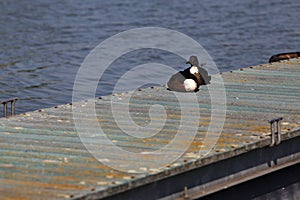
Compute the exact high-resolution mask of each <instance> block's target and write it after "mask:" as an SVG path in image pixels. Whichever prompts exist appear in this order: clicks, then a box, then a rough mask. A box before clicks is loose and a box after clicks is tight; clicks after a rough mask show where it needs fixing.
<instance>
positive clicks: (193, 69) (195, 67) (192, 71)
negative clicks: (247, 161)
mask: <svg viewBox="0 0 300 200" xmlns="http://www.w3.org/2000/svg"><path fill="white" fill-rule="evenodd" d="M190 73H191V74H196V73H199V71H198V67H197V66H192V67H191V68H190Z"/></svg>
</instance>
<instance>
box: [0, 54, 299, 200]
mask: <svg viewBox="0 0 300 200" xmlns="http://www.w3.org/2000/svg"><path fill="white" fill-rule="evenodd" d="M221 77H222V79H223V81H224V86H225V92H226V99H227V102H226V118H225V123H224V126H223V130H222V132H221V135H220V137H219V136H218V138H217V143H216V145H214V147H213V148H212V149H211V150H210V151H209V153H207V154H201V151H200V150H201V149H206V148H209V143H205V142H204V138H205V136H206V135H208V136H210V137H211V138H213V137H214V136H215V133H214V132H208V133H206V132H207V130H208V126H209V123H210V119H211V99H210V94H209V90H208V87H209V86H201V88H200V91H199V92H197V93H196V95H197V100H198V104H199V109H200V115H201V117H200V121H199V124H197V125H198V127H199V128H198V132H197V134H196V136H195V138H194V140H193V141H192V142H191V144H190V145H189V148H188V149H187V151H186V152H185V153H184V154H183V155H182V156H181V157H180V158H179V159H177V160H176V161H175V162H173V163H170V164H169V165H167V166H165V167H164V168H147V167H140V168H139V169H140V171H144V172H142V173H135V172H136V171H134V170H132V171H129V172H122V171H118V170H114V169H112V168H110V167H108V166H106V165H104V164H102V163H101V162H99V161H97V160H96V159H95V158H94V157H93V156H92V155H91V154H90V153H89V152H88V151H87V150H86V148H85V146H84V145H83V144H82V142H81V140H80V138H79V136H78V133H77V131H76V128H75V125H74V120H73V113H72V106H83V107H84V106H85V105H86V104H87V102H88V101H93V102H94V104H95V107H96V110H97V119H98V122H99V123H100V124H101V126H102V128H103V130H105V132H106V133H109V134H108V137H109V139H111V141H113V142H114V143H116V145H118V146H119V147H121V148H123V149H126V150H128V151H132V152H151V151H154V150H156V149H158V148H161V147H163V146H164V145H166V144H167V143H168V142H169V141H170V140H172V138H173V137H174V135H175V134H176V131H177V130H176V129H178V123H179V121H180V113H181V112H180V109H179V108H178V103H176V100H175V96H174V93H173V92H171V91H167V90H166V88H164V87H158V86H156V87H151V88H146V89H140V90H137V91H135V92H134V94H133V96H132V97H131V104H130V105H131V108H130V109H131V112H132V118H133V119H134V120H135V121H136V123H137V124H139V125H142V124H143V123H144V122H145V121H147V120H148V119H149V114H148V109H149V106H151V105H153V104H159V105H163V106H164V107H166V110H167V117H168V120H167V121H166V125H165V126H164V129H163V130H162V131H161V133H160V134H158V135H157V136H153V137H149V138H139V139H134V138H132V137H129V136H127V135H125V134H124V133H123V132H122V131H121V130H120V129H119V127H118V126H117V124H116V123H115V122H114V119H113V117H112V113H111V108H110V102H111V100H113V101H118V102H120V103H122V101H123V100H124V99H125V97H126V95H127V93H126V92H124V93H122V94H113V95H110V96H103V97H99V98H96V99H94V100H87V102H78V103H77V104H76V105H73V104H66V105H59V106H56V107H52V108H45V109H41V110H37V111H33V112H27V113H23V114H18V115H14V116H10V117H3V118H0V151H1V157H0V197H1V199H111V200H116V199H164V200H167V199H198V198H201V197H203V198H205V197H207V196H209V195H212V194H215V193H218V192H221V191H223V190H225V189H228V188H230V187H235V186H237V185H240V184H242V183H245V182H248V181H251V180H254V179H257V178H260V177H263V176H265V175H267V174H270V173H273V172H276V171H280V170H283V169H286V168H289V167H292V166H297V164H299V162H300V145H299V144H300V59H291V60H286V61H282V62H274V63H271V64H262V65H258V66H251V67H247V68H242V69H237V70H232V71H229V72H224V73H222V74H221ZM186 105H187V106H193V105H192V104H189V102H186ZM122 112H126V109H120V111H119V115H122ZM190 117H193V116H190ZM217 119H218V118H217ZM155 120H157V122H158V121H159V119H154V123H155V122H156V121H155ZM87 131H89V130H87ZM188 132H189V130H188V129H187V130H186V133H187V134H188ZM181 142H182V144H185V142H186V141H185V140H184V137H183V138H182V140H181ZM174 151H176V149H174ZM111 153H112V154H113V153H114V152H111ZM146 156H147V154H145V157H146ZM119 162H120V164H124V163H123V162H124V161H123V160H120V161H119ZM145 166H147V163H145ZM250 190H251V188H250Z"/></svg>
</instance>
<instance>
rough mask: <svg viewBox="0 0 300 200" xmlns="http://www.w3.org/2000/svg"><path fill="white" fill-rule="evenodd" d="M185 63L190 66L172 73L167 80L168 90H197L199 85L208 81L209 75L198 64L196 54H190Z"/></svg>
mask: <svg viewBox="0 0 300 200" xmlns="http://www.w3.org/2000/svg"><path fill="white" fill-rule="evenodd" d="M187 64H190V65H191V66H190V67H189V68H187V69H185V70H184V71H180V72H178V73H176V74H174V75H173V76H172V77H171V78H170V79H169V81H168V83H167V87H168V89H169V90H172V91H177V92H197V91H199V87H200V85H206V84H209V83H210V80H211V77H210V76H209V75H208V73H207V71H206V70H205V69H204V68H203V67H199V66H198V59H197V57H196V56H191V57H190V60H189V61H187Z"/></svg>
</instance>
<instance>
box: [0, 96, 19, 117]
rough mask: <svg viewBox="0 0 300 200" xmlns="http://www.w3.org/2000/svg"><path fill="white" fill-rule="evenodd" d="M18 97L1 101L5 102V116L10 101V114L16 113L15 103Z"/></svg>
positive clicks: (5, 115) (4, 115)
mask: <svg viewBox="0 0 300 200" xmlns="http://www.w3.org/2000/svg"><path fill="white" fill-rule="evenodd" d="M17 100H18V98H12V99H8V100H5V101H0V103H1V104H3V117H7V104H9V103H10V115H11V116H13V115H14V114H15V104H16V101H17Z"/></svg>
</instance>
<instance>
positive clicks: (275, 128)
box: [269, 117, 283, 147]
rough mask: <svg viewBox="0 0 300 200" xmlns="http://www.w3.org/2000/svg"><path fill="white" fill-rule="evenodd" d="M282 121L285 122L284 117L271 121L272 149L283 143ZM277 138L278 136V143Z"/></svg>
mask: <svg viewBox="0 0 300 200" xmlns="http://www.w3.org/2000/svg"><path fill="white" fill-rule="evenodd" d="M281 120H283V117H278V118H274V119H271V120H269V123H270V130H271V144H270V147H272V146H274V145H275V144H276V145H278V144H280V142H281V126H280V121H281ZM275 136H277V141H276V138H275Z"/></svg>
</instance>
